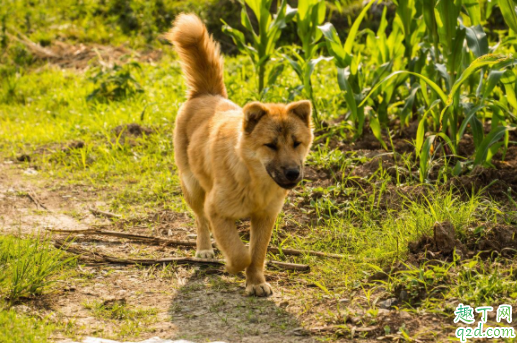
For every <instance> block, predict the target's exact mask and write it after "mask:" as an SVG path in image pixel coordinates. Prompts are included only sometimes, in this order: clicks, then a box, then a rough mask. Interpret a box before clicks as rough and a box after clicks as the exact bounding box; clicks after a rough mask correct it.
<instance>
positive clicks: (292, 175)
mask: <svg viewBox="0 0 517 343" xmlns="http://www.w3.org/2000/svg"><path fill="white" fill-rule="evenodd" d="M299 176H300V170H299V169H298V168H289V169H286V170H285V178H286V179H287V180H289V181H296V180H297V179H298V177H299Z"/></svg>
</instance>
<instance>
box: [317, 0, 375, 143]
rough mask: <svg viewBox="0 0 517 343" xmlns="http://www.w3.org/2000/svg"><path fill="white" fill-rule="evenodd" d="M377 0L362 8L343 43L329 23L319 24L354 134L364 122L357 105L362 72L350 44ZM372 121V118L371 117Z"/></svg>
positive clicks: (360, 96)
mask: <svg viewBox="0 0 517 343" xmlns="http://www.w3.org/2000/svg"><path fill="white" fill-rule="evenodd" d="M375 1H377V0H370V1H369V2H368V4H367V5H366V6H365V7H364V8H363V10H362V11H361V13H360V14H359V15H358V16H357V18H356V19H355V21H354V24H353V25H352V27H351V28H350V32H349V33H348V37H347V39H346V41H345V43H344V44H343V43H341V39H340V38H339V35H338V34H337V32H336V29H335V28H334V25H332V24H331V23H326V24H324V25H322V26H319V29H320V30H321V31H322V33H323V35H324V37H325V40H326V42H327V50H328V51H329V53H330V55H331V56H332V57H333V58H334V63H335V64H336V67H337V68H338V76H337V77H338V84H339V88H340V89H341V90H342V91H343V92H344V98H345V101H346V104H347V105H348V108H349V110H350V112H351V113H350V118H349V119H350V121H351V122H352V123H353V125H354V129H355V131H356V136H360V135H362V133H363V126H364V122H365V114H364V106H361V105H358V100H359V101H360V100H362V98H363V95H362V94H361V92H362V90H363V88H364V87H363V84H362V80H364V78H363V77H362V76H361V75H360V74H361V73H362V72H361V70H360V69H359V68H358V67H359V58H358V56H357V55H353V54H352V46H353V44H354V41H355V38H356V36H357V33H358V31H359V26H360V25H361V22H362V21H363V19H364V17H365V16H366V13H367V12H368V9H369V8H370V7H371V6H372V5H373V3H374V2H375ZM371 122H373V118H372V119H371ZM376 132H377V133H378V134H376V137H377V138H379V137H380V127H379V128H378V130H376Z"/></svg>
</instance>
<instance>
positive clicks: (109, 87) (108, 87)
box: [86, 62, 144, 101]
mask: <svg viewBox="0 0 517 343" xmlns="http://www.w3.org/2000/svg"><path fill="white" fill-rule="evenodd" d="M141 69H142V67H141V66H140V64H139V63H137V62H130V63H127V64H124V65H123V66H119V65H114V66H113V67H112V68H102V67H98V68H96V69H94V71H93V73H94V75H93V76H92V77H91V78H90V79H91V80H92V81H93V82H94V83H95V85H96V87H95V89H94V90H93V92H91V93H90V94H88V96H87V97H86V99H87V100H88V101H90V100H97V101H120V100H123V99H127V98H129V97H131V96H133V95H135V94H138V93H143V92H144V90H143V89H142V86H141V85H140V84H139V83H138V81H136V79H135V77H134V75H133V73H134V72H136V71H141Z"/></svg>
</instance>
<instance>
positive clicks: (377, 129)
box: [370, 116, 388, 150]
mask: <svg viewBox="0 0 517 343" xmlns="http://www.w3.org/2000/svg"><path fill="white" fill-rule="evenodd" d="M370 128H371V129H372V133H373V135H374V136H375V138H377V140H378V141H379V142H380V143H381V145H382V147H383V148H384V150H388V147H387V146H386V143H385V142H384V140H383V139H382V130H381V124H380V122H379V118H377V117H374V116H371V117H370Z"/></svg>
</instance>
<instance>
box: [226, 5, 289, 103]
mask: <svg viewBox="0 0 517 343" xmlns="http://www.w3.org/2000/svg"><path fill="white" fill-rule="evenodd" d="M272 3H273V0H244V2H243V8H242V12H241V23H242V25H243V26H244V28H245V29H246V31H247V32H249V33H250V34H251V36H252V39H251V42H247V41H246V38H245V35H244V33H242V32H241V31H239V30H237V29H235V28H232V27H230V26H229V25H228V24H227V23H226V22H224V20H223V23H224V26H223V32H225V33H226V34H228V35H229V36H230V37H232V39H233V41H234V42H235V44H236V45H237V48H238V49H239V51H240V52H241V53H243V54H246V55H248V56H249V57H250V58H251V60H252V61H253V64H254V65H255V69H256V72H257V76H258V93H259V95H262V92H263V91H264V87H265V86H266V85H271V84H273V83H274V82H275V80H276V78H277V77H278V75H279V74H280V73H281V71H282V69H283V65H282V64H277V65H276V66H275V67H274V68H272V70H271V71H270V72H269V75H268V76H267V80H266V66H267V64H268V62H269V61H270V60H271V57H272V56H273V54H274V53H275V48H276V44H277V41H278V39H279V38H280V34H281V31H282V29H283V28H285V27H286V24H287V23H288V22H289V21H291V20H292V19H293V17H294V15H295V14H296V9H293V8H291V7H289V5H287V1H286V0H282V2H281V3H280V5H279V6H278V10H277V13H276V14H275V15H271V13H270V9H271V5H272ZM246 5H247V6H248V7H249V8H250V10H251V12H252V13H253V14H254V16H255V18H256V20H257V23H258V29H255V28H254V27H253V25H252V18H251V17H250V16H249V13H248V11H247V10H246Z"/></svg>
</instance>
